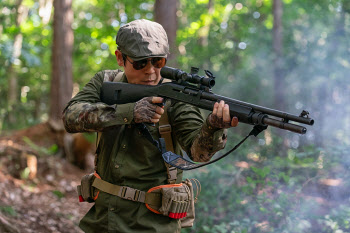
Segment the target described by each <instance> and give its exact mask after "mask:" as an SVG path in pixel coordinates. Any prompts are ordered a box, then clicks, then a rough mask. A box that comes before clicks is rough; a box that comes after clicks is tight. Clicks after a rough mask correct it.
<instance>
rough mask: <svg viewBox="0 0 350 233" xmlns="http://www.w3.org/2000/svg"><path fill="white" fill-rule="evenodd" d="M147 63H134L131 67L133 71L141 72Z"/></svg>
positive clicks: (142, 61)
mask: <svg viewBox="0 0 350 233" xmlns="http://www.w3.org/2000/svg"><path fill="white" fill-rule="evenodd" d="M147 63H148V60H147V59H143V60H140V61H134V62H133V67H134V69H135V70H141V69H143V68H145V67H146V65H147Z"/></svg>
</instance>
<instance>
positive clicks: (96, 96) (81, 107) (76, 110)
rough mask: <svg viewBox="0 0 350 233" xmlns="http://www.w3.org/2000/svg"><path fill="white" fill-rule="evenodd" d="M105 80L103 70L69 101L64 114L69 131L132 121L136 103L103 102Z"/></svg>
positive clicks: (103, 127) (83, 130)
mask: <svg viewBox="0 0 350 233" xmlns="http://www.w3.org/2000/svg"><path fill="white" fill-rule="evenodd" d="M103 81H104V72H103V71H101V72H99V73H97V74H96V75H95V76H94V77H93V78H92V79H91V80H90V82H89V83H87V84H86V85H85V87H84V88H83V90H81V91H80V92H79V93H78V94H77V95H76V96H75V97H74V98H72V99H71V100H70V101H69V103H68V104H67V106H66V108H65V109H64V111H63V116H62V119H63V123H64V126H65V128H66V130H67V132H69V133H76V132H92V131H104V130H105V129H107V128H111V127H113V126H117V125H123V124H130V123H131V122H132V119H133V113H134V105H135V103H128V104H120V105H107V104H105V103H102V102H101V99H100V92H101V91H100V88H101V86H102V83H103Z"/></svg>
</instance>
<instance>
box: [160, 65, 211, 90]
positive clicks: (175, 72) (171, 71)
mask: <svg viewBox="0 0 350 233" xmlns="http://www.w3.org/2000/svg"><path fill="white" fill-rule="evenodd" d="M197 72H198V68H194V67H192V69H191V73H186V72H184V71H182V70H180V69H176V68H172V67H168V66H164V67H163V68H162V69H161V70H160V74H161V76H162V77H163V78H167V79H171V80H174V81H178V82H181V81H185V82H189V83H192V84H200V85H203V86H205V87H209V88H212V87H213V86H214V85H215V77H214V76H213V75H212V73H211V72H210V71H207V70H206V72H205V73H206V75H207V76H208V77H204V76H199V75H198V74H197Z"/></svg>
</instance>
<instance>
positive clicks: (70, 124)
mask: <svg viewBox="0 0 350 233" xmlns="http://www.w3.org/2000/svg"><path fill="white" fill-rule="evenodd" d="M116 43H117V45H118V49H117V50H116V51H115V54H116V58H117V62H118V65H119V66H121V67H124V73H123V75H122V76H121V77H120V76H119V80H118V78H117V80H118V81H121V82H127V83H133V84H142V85H157V84H159V83H160V82H161V81H162V77H161V75H160V70H161V68H162V67H163V66H164V65H165V63H166V57H167V55H168V54H169V45H168V38H167V35H166V33H165V31H164V29H163V27H162V26H161V25H160V24H158V23H155V22H151V21H148V20H135V21H133V22H131V23H128V24H126V25H124V26H122V27H121V28H120V29H119V31H118V34H117V38H116ZM118 74H121V71H120V70H112V71H101V72H99V73H97V74H96V75H95V76H94V77H93V78H92V79H91V81H90V82H89V83H88V84H87V85H86V86H85V87H84V89H83V90H82V91H80V92H79V93H78V94H77V95H76V96H75V97H74V98H73V99H72V100H71V101H70V102H69V103H68V105H67V107H66V109H65V110H64V112H63V121H64V124H65V127H66V130H67V131H68V132H71V133H75V132H86V131H90V132H91V131H98V132H102V133H101V136H99V144H98V148H97V152H96V153H97V155H98V157H97V161H96V163H97V165H96V172H97V174H98V175H99V176H100V177H101V179H102V180H104V181H107V182H109V183H111V184H114V185H118V186H127V187H130V188H133V189H137V190H141V191H147V190H149V189H151V188H152V187H155V186H158V185H165V184H167V183H168V180H167V178H168V177H167V168H166V166H165V164H164V161H163V159H162V156H161V153H160V152H159V150H158V148H157V147H156V146H154V145H153V144H152V143H151V142H150V141H149V140H148V139H147V138H146V137H145V136H144V135H143V134H142V133H141V131H140V130H139V128H138V127H136V125H137V123H145V125H146V126H147V129H148V131H149V132H150V134H151V135H152V137H153V138H154V139H155V140H158V139H159V137H160V136H159V129H158V122H159V120H160V118H161V117H162V115H163V114H164V109H163V108H162V107H160V106H158V105H157V104H159V103H162V102H163V99H162V98H160V97H146V98H143V99H141V100H139V101H138V102H136V103H128V104H121V105H111V106H110V105H106V104H104V103H101V100H100V88H101V85H102V83H103V82H104V81H113V80H116V77H118ZM167 113H168V118H169V122H170V124H171V127H172V136H173V141H174V144H175V152H176V153H178V154H180V153H181V149H183V150H184V151H186V152H187V154H188V155H189V156H190V157H191V158H192V159H193V160H194V161H208V160H210V159H211V157H212V156H213V154H214V153H215V152H216V151H218V150H220V149H222V148H224V146H225V143H226V137H227V135H226V130H224V129H223V128H229V127H232V126H236V125H237V124H238V120H237V118H236V117H233V118H232V120H231V118H230V114H229V108H228V105H225V103H224V102H223V101H222V102H220V103H216V104H215V106H214V108H213V112H212V113H211V114H210V115H209V117H208V118H207V119H206V120H204V119H203V118H202V115H201V113H200V111H199V109H198V108H195V107H193V106H191V105H188V104H184V103H179V102H178V103H171V106H170V107H169V109H168V111H167ZM181 179H182V172H181V171H178V174H177V180H176V183H181ZM174 182H175V181H174ZM80 227H81V228H82V229H83V230H84V231H85V232H152V233H153V232H161V233H164V232H180V228H181V227H180V222H179V220H177V219H172V218H169V217H167V216H163V215H159V214H156V213H153V212H151V211H150V210H148V209H147V208H146V206H145V204H144V203H140V202H135V201H130V200H126V199H123V198H120V197H119V196H115V195H111V194H109V193H106V192H103V191H101V192H100V193H99V194H98V197H97V199H96V200H95V205H94V206H93V207H92V208H91V209H90V211H89V212H88V213H87V214H86V216H85V217H84V218H83V219H82V220H81V222H80Z"/></svg>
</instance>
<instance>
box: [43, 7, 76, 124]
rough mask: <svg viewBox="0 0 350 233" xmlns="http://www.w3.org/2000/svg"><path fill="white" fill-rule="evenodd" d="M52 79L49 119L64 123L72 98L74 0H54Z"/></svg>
mask: <svg viewBox="0 0 350 233" xmlns="http://www.w3.org/2000/svg"><path fill="white" fill-rule="evenodd" d="M53 4H54V22H53V29H54V32H53V46H52V79H51V94H50V101H51V102H50V113H49V120H50V121H51V122H56V123H58V124H62V120H61V114H62V111H63V109H64V107H65V105H66V104H67V102H68V101H69V100H70V99H71V98H72V91H73V74H72V49H73V41H74V36H73V30H72V28H71V25H72V23H73V11H72V0H54V3H53Z"/></svg>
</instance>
